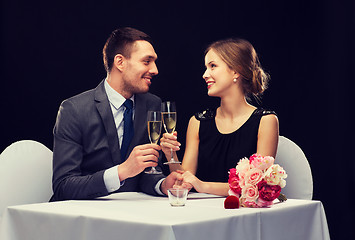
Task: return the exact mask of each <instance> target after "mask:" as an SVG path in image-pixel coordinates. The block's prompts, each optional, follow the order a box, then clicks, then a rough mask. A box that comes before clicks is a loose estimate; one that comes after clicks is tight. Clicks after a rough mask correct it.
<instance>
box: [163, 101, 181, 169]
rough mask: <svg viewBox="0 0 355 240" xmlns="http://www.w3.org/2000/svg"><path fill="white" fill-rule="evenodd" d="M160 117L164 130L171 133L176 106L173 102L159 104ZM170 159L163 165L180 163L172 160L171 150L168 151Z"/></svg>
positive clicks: (174, 120) (174, 125)
mask: <svg viewBox="0 0 355 240" xmlns="http://www.w3.org/2000/svg"><path fill="white" fill-rule="evenodd" d="M161 115H162V118H163V125H164V129H165V131H166V132H167V133H173V132H174V131H175V128H176V120H177V118H176V106H175V103H174V102H170V101H168V102H163V103H162V104H161ZM170 152H171V157H170V160H168V162H165V163H164V164H172V163H180V162H179V161H176V160H175V159H174V155H173V150H172V149H170Z"/></svg>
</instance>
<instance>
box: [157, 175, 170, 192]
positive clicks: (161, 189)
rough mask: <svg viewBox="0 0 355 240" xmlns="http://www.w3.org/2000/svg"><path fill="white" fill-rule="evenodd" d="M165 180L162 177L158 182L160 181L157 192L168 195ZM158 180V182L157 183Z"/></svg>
mask: <svg viewBox="0 0 355 240" xmlns="http://www.w3.org/2000/svg"><path fill="white" fill-rule="evenodd" d="M165 180H166V178H162V179H161V180H160V181H159V182H160V186H159V191H157V192H158V194H160V195H168V191H167V189H166V184H165ZM159 182H158V183H159Z"/></svg>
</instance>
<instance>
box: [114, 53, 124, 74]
mask: <svg viewBox="0 0 355 240" xmlns="http://www.w3.org/2000/svg"><path fill="white" fill-rule="evenodd" d="M125 63H126V61H125V57H124V56H123V55H122V54H117V55H116V56H115V57H114V58H113V65H114V66H115V67H116V68H117V69H118V70H119V71H120V72H122V71H123V69H124V66H125Z"/></svg>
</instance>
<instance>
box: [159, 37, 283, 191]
mask: <svg viewBox="0 0 355 240" xmlns="http://www.w3.org/2000/svg"><path fill="white" fill-rule="evenodd" d="M205 65H206V71H205V73H204V74H203V78H204V79H205V81H206V84H207V89H208V95H209V96H213V97H219V98H220V99H221V104H220V106H219V107H218V108H217V109H208V110H206V111H203V112H199V113H196V114H195V115H194V116H192V117H191V119H190V121H189V125H188V129H187V134H186V149H185V154H184V158H183V161H182V165H179V164H170V170H171V171H174V170H182V171H184V173H183V177H184V181H185V182H187V183H190V184H191V185H192V186H193V187H194V188H195V190H196V191H198V192H202V193H210V194H216V195H222V196H226V195H228V189H229V186H228V171H229V169H230V168H234V167H235V166H236V164H237V163H238V161H239V160H240V159H241V158H243V157H248V158H249V157H250V156H251V155H252V154H254V153H258V154H261V155H262V156H273V157H275V155H276V151H277V144H278V136H279V124H278V119H277V116H276V114H275V113H274V112H272V111H266V110H264V109H259V108H256V107H254V106H252V105H251V104H249V103H248V101H247V99H248V98H249V97H251V96H253V95H254V96H255V97H258V96H259V95H260V94H262V93H263V92H264V91H265V89H266V88H267V82H268V75H267V74H266V73H265V72H264V71H263V69H262V68H261V66H260V62H259V59H258V56H257V54H256V52H255V50H254V47H253V46H252V45H251V44H250V43H249V42H248V41H246V40H243V39H226V40H221V41H217V42H215V43H213V44H211V45H210V46H209V47H208V48H207V50H206V54H205ZM161 146H162V149H163V152H164V153H165V155H166V156H167V158H168V159H169V158H170V154H171V152H170V151H171V150H170V149H173V150H174V151H178V150H179V146H180V143H179V142H178V141H177V137H176V133H174V134H164V135H163V138H162V139H161ZM174 158H175V159H176V160H178V159H177V155H176V152H174ZM190 187H191V186H190Z"/></svg>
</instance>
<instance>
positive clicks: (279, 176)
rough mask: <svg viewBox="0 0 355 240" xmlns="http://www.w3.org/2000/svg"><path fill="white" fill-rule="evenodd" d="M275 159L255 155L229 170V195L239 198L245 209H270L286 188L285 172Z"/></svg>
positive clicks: (242, 160)
mask: <svg viewBox="0 0 355 240" xmlns="http://www.w3.org/2000/svg"><path fill="white" fill-rule="evenodd" d="M274 161H275V160H274V158H273V157H270V156H266V157H263V156H261V155H260V154H253V155H252V156H251V157H250V158H249V159H248V158H243V159H241V160H240V161H239V162H238V164H237V166H236V168H232V169H230V170H229V180H228V183H229V195H234V196H237V197H238V198H239V201H240V204H241V205H242V206H244V207H269V206H271V205H272V204H273V201H274V200H275V199H276V198H278V197H279V195H280V192H281V188H284V187H285V186H286V181H285V178H287V174H286V172H285V170H284V169H283V168H282V167H281V166H280V165H278V164H274Z"/></svg>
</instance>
